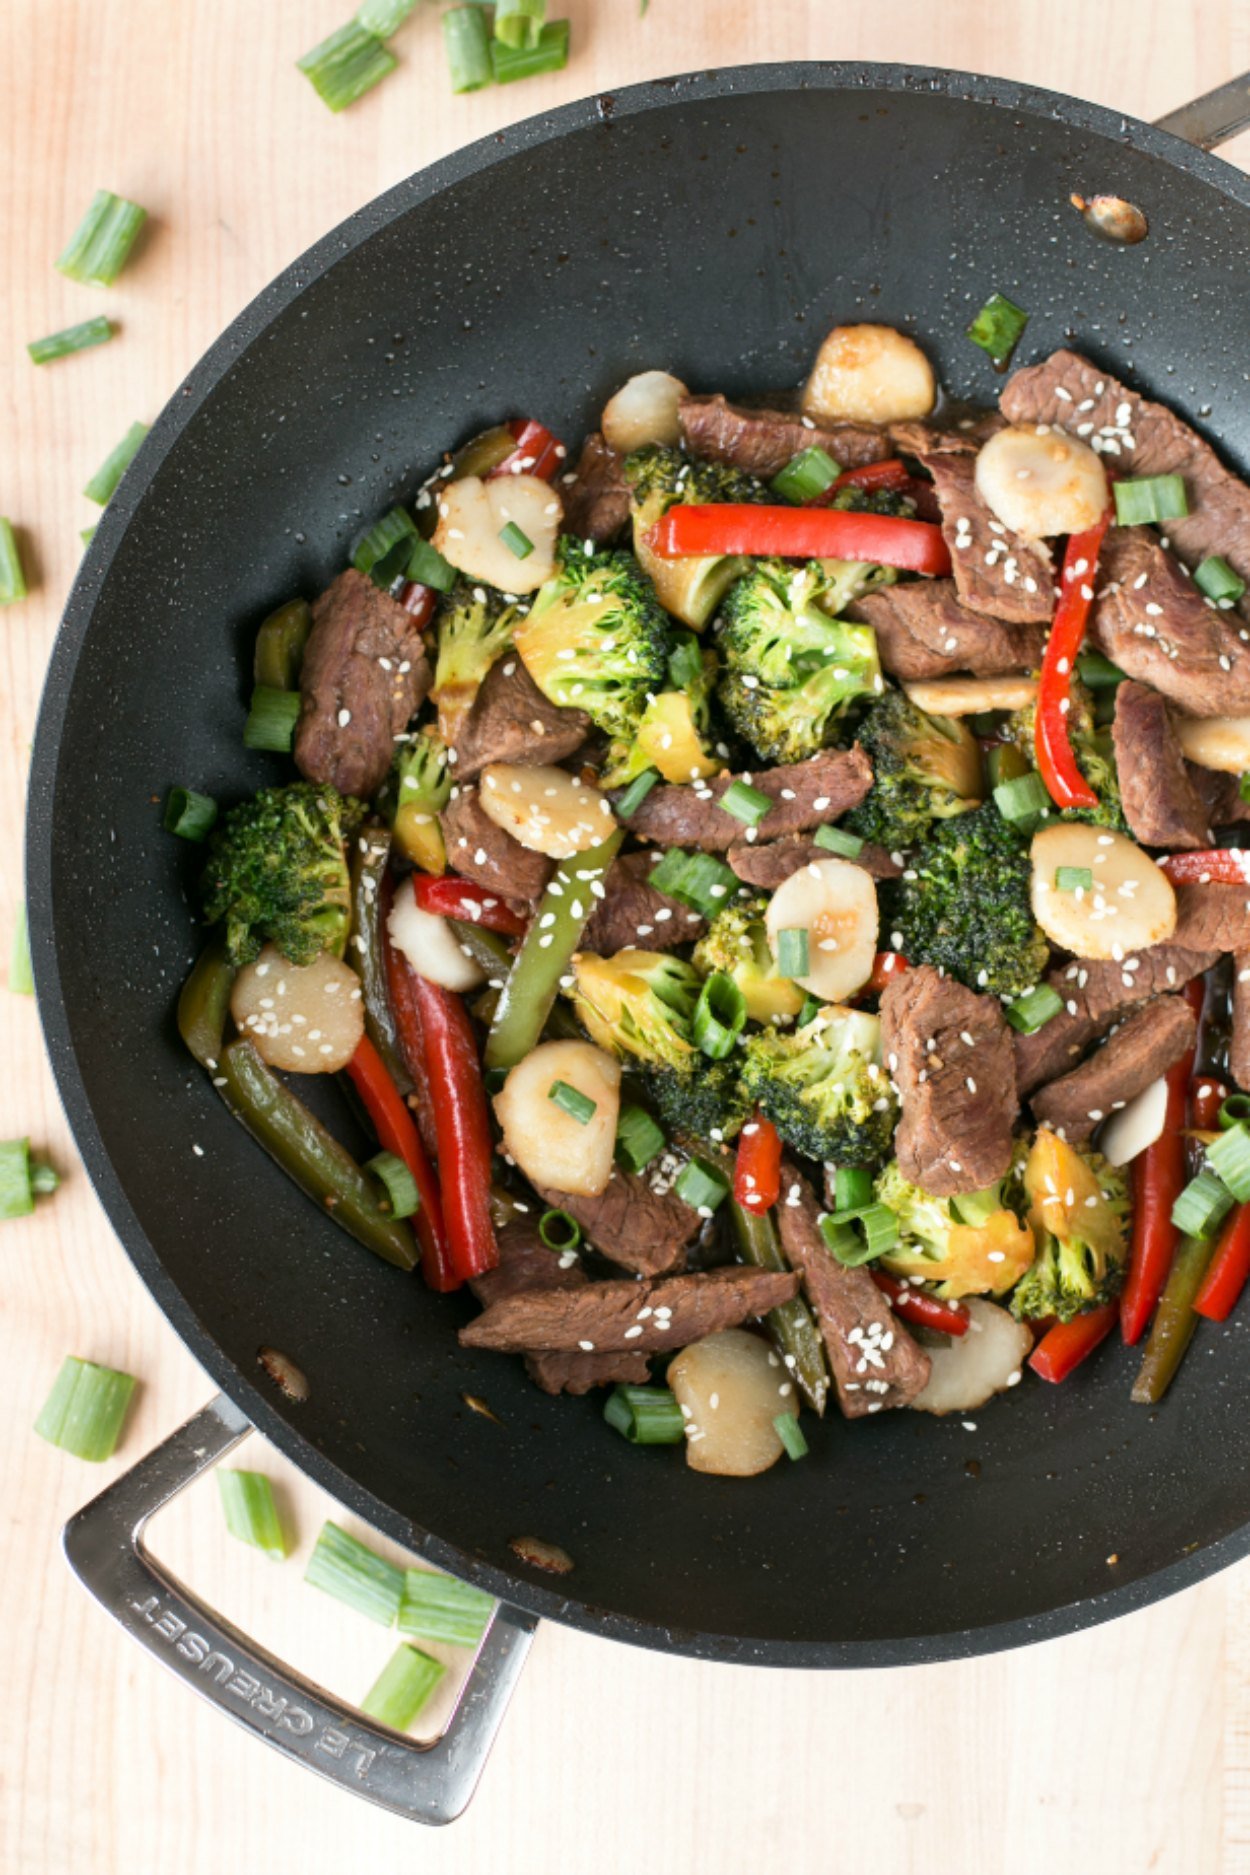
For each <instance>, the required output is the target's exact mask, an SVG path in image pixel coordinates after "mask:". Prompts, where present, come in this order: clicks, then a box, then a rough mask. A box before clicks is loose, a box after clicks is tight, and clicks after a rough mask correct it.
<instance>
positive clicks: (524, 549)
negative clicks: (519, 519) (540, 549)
mask: <svg viewBox="0 0 1250 1875" xmlns="http://www.w3.org/2000/svg"><path fill="white" fill-rule="evenodd" d="M499 538H500V540H501V541H502V542H503V544H504V546H505V547H506V548H507V549H508V552H509V553H514V554H515V555H516V557H517V559H518V560H528V559H529V557H530V555H531V554H532V553H533V551H534V543H533V541H532V540H531V539H530V537H529V535H528V534H527V533H525V532H524V530H523V529H522V528H519V527H518V526H517V524H516V522H515V521H508V522H506V523H505V525H504V526H503V527H501V528H500V530H499Z"/></svg>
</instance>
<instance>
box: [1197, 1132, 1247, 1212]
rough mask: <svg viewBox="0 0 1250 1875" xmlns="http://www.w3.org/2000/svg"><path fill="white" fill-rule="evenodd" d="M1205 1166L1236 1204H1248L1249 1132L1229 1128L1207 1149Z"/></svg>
mask: <svg viewBox="0 0 1250 1875" xmlns="http://www.w3.org/2000/svg"><path fill="white" fill-rule="evenodd" d="M1207 1164H1208V1165H1209V1166H1210V1167H1211V1170H1212V1171H1213V1172H1214V1173H1215V1174H1216V1175H1217V1177H1218V1178H1219V1179H1220V1180H1221V1182H1222V1183H1223V1184H1225V1185H1227V1187H1228V1189H1229V1191H1231V1192H1232V1194H1233V1197H1234V1198H1235V1199H1236V1200H1237V1202H1238V1204H1246V1203H1247V1202H1250V1132H1247V1130H1246V1128H1245V1127H1244V1126H1230V1127H1228V1128H1227V1130H1226V1131H1224V1132H1222V1133H1221V1134H1220V1136H1219V1138H1218V1139H1215V1140H1212V1142H1211V1144H1210V1145H1209V1146H1208V1147H1207Z"/></svg>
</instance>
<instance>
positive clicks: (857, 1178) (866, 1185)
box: [833, 1165, 872, 1213]
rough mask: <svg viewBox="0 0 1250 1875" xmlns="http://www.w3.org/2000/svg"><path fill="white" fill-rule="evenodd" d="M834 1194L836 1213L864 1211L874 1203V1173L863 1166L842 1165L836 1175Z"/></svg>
mask: <svg viewBox="0 0 1250 1875" xmlns="http://www.w3.org/2000/svg"><path fill="white" fill-rule="evenodd" d="M833 1194H834V1195H833V1202H834V1209H835V1211H836V1212H839V1213H840V1212H843V1211H862V1210H863V1209H864V1207H865V1206H866V1205H870V1204H871V1203H872V1173H871V1172H865V1171H864V1170H863V1168H862V1167H861V1166H856V1165H840V1166H839V1167H838V1169H837V1172H836V1174H835V1175H834V1181H833Z"/></svg>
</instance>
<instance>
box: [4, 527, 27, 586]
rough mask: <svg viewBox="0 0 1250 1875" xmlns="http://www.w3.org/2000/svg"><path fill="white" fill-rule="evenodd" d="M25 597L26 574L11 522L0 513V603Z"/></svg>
mask: <svg viewBox="0 0 1250 1875" xmlns="http://www.w3.org/2000/svg"><path fill="white" fill-rule="evenodd" d="M25 597H26V575H25V574H24V573H23V571H22V556H21V555H20V554H19V552H18V550H17V536H16V534H15V533H14V532H13V523H12V522H11V521H6V520H5V518H4V516H3V515H0V605H13V604H14V603H15V601H16V600H18V599H24V598H25Z"/></svg>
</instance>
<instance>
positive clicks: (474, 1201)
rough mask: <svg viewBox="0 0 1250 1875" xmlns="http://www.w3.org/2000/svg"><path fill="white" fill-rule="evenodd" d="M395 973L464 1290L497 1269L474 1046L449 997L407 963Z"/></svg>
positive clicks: (487, 1138) (463, 1016)
mask: <svg viewBox="0 0 1250 1875" xmlns="http://www.w3.org/2000/svg"><path fill="white" fill-rule="evenodd" d="M403 967H404V969H405V970H406V971H408V973H409V975H410V977H411V979H412V989H413V996H414V999H415V1001H416V1006H417V1012H418V1015H419V1016H420V1020H421V1033H422V1035H423V1037H424V1039H425V1063H426V1068H427V1071H428V1073H429V1077H430V1094H431V1098H432V1100H433V1106H434V1128H435V1131H436V1133H437V1134H438V1175H439V1179H440V1181H441V1184H442V1189H443V1220H444V1223H445V1225H446V1230H447V1242H448V1245H449V1247H450V1250H451V1264H452V1269H453V1270H454V1272H455V1276H456V1281H457V1282H458V1283H461V1282H470V1281H472V1279H473V1277H475V1276H484V1275H485V1273H486V1271H487V1270H493V1269H494V1268H495V1267H496V1266H497V1264H498V1262H499V1246H498V1244H497V1243H496V1242H495V1226H494V1224H493V1222H492V1221H491V1215H490V1173H491V1154H492V1150H493V1146H492V1141H491V1131H490V1111H489V1108H488V1107H487V1104H486V1088H485V1086H484V1084H483V1081H482V1068H481V1063H480V1062H479V1060H478V1053H477V1041H476V1039H475V1037H474V1034H473V1025H472V1023H471V1022H470V1021H469V1017H468V1013H467V1011H466V1010H465V1006H464V1004H463V1003H462V1002H461V1000H460V998H459V997H458V996H457V995H456V994H455V992H454V991H453V990H445V989H443V987H442V986H441V984H438V983H431V982H430V981H429V979H428V977H422V976H418V975H417V973H416V971H415V970H413V969H412V967H411V965H410V964H409V963H408V960H407V958H405V959H404V960H403Z"/></svg>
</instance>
